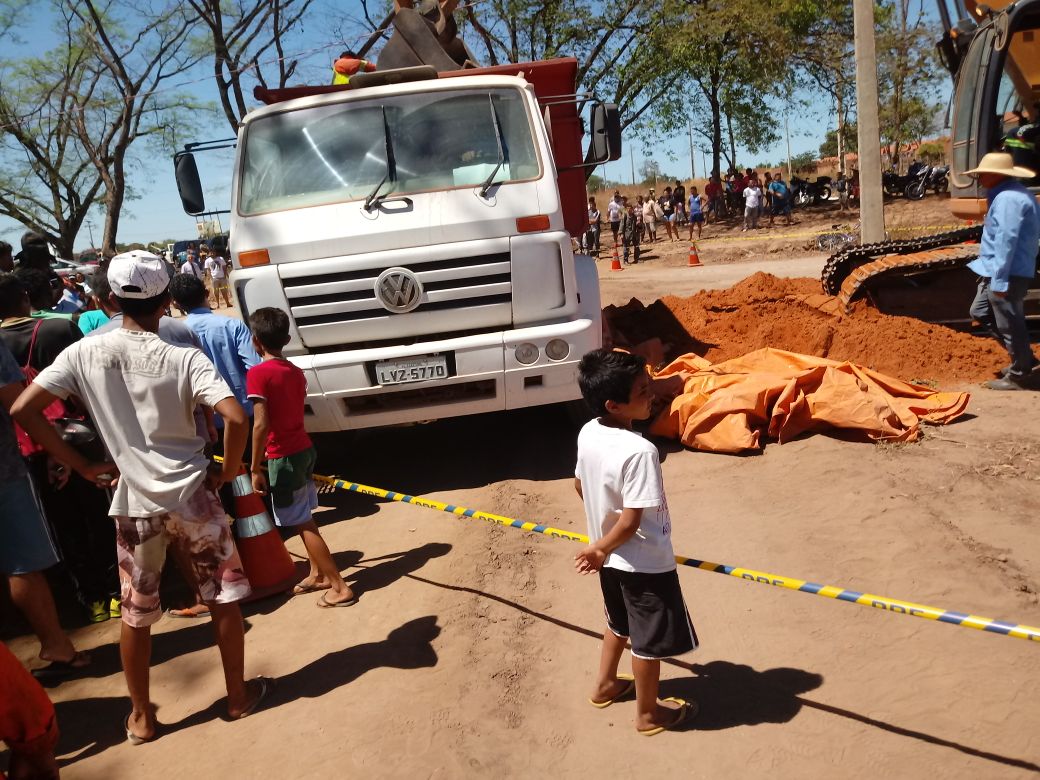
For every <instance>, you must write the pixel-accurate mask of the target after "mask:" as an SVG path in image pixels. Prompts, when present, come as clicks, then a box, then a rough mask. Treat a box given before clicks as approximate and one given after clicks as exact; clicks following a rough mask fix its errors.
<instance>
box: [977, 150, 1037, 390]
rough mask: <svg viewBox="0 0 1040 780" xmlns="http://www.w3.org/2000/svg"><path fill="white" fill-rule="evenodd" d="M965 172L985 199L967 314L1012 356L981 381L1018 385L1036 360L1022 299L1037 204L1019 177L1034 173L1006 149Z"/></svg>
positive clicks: (998, 386)
mask: <svg viewBox="0 0 1040 780" xmlns="http://www.w3.org/2000/svg"><path fill="white" fill-rule="evenodd" d="M965 173H966V174H968V175H969V176H977V177H978V179H979V183H980V184H981V185H982V186H983V187H985V188H986V200H987V201H988V202H989V208H988V210H987V211H986V223H985V226H984V227H983V229H982V242H981V244H980V246H979V256H978V258H977V259H976V260H972V261H971V263H969V264H968V267H969V268H970V269H971V270H973V271H974V272H975V273H977V274H978V275H979V277H980V279H979V290H978V293H977V294H976V296H975V301H974V302H973V303H972V305H971V311H970V314H971V316H972V318H973V319H976V320H978V321H979V322H981V323H982V324H983V325H985V326H986V327H987V328H988V329H989V331H990V333H992V334H993V336H994V338H996V339H997V341H999V342H1000V343H1001V344H1003V345H1004V347H1005V349H1007V351H1008V354H1009V355H1010V356H1011V365H1009V366H1008V367H1007V368H1005V369H1004V370H1003V372H1002V376H1001V378H1000V379H995V380H993V381H992V382H987V383H986V387H988V388H990V389H992V390H1022V389H1024V388H1025V385H1026V383H1027V380H1028V379H1029V375H1030V373H1031V372H1032V370H1033V369H1034V368H1035V367H1036V366H1037V360H1036V358H1035V357H1034V355H1033V350H1032V348H1031V347H1030V345H1029V330H1028V329H1027V327H1026V315H1025V307H1024V301H1025V297H1026V291H1027V290H1028V289H1029V285H1030V282H1031V281H1032V279H1033V277H1034V276H1035V275H1036V254H1037V248H1038V247H1040V206H1038V205H1037V202H1036V198H1034V197H1033V194H1032V193H1031V192H1030V191H1029V190H1028V189H1026V187H1025V186H1024V185H1023V184H1022V182H1020V181H1018V179H1032V178H1033V177H1034V176H1035V175H1036V174H1035V172H1033V171H1031V170H1030V169H1029V168H1022V167H1019V166H1016V165H1015V163H1014V161H1013V160H1012V158H1011V155H1010V154H1007V153H1006V152H990V153H989V154H987V155H986V156H985V157H983V158H982V160H981V161H980V162H979V165H978V167H976V168H973V169H972V170H970V171H965Z"/></svg>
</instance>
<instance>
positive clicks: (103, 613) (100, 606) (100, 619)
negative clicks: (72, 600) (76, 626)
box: [87, 601, 110, 623]
mask: <svg viewBox="0 0 1040 780" xmlns="http://www.w3.org/2000/svg"><path fill="white" fill-rule="evenodd" d="M87 612H89V613H90V622H91V623H104V622H105V621H106V620H108V618H109V617H110V615H109V614H108V607H107V606H106V605H105V602H103V601H92V602H90V603H89V604H88V605H87Z"/></svg>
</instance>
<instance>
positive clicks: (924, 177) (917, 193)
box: [903, 165, 934, 200]
mask: <svg viewBox="0 0 1040 780" xmlns="http://www.w3.org/2000/svg"><path fill="white" fill-rule="evenodd" d="M933 170H934V169H933V168H932V166H930V165H922V166H921V167H920V168H918V169H917V171H916V172H915V173H914V174H912V177H911V179H910V181H909V182H908V183H907V185H906V188H905V189H904V190H903V194H904V195H906V199H907V200H921V198H923V197H924V196H925V195H927V194H928V182H929V181H930V180H931V176H932V171H933Z"/></svg>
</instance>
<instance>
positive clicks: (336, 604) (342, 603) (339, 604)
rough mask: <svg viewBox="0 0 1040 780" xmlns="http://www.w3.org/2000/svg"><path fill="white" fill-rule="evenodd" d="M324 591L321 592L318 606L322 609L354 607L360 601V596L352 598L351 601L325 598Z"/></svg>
mask: <svg viewBox="0 0 1040 780" xmlns="http://www.w3.org/2000/svg"><path fill="white" fill-rule="evenodd" d="M325 595H326V594H324V593H322V594H321V598H319V599H318V606H319V607H321V608H322V609H332V608H333V607H352V606H354V605H355V604H357V603H358V597H357V596H355V597H354V598H352V599H350V600H349V601H336V602H333V601H329V600H328V599H326V598H325Z"/></svg>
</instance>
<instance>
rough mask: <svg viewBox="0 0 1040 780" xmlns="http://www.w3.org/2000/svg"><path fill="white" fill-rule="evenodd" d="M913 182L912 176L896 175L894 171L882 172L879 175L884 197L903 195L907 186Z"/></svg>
mask: <svg viewBox="0 0 1040 780" xmlns="http://www.w3.org/2000/svg"><path fill="white" fill-rule="evenodd" d="M913 181H914V177H913V176H911V175H909V174H905V173H896V172H895V171H894V170H888V171H884V172H883V173H882V174H881V188H882V189H883V190H884V191H885V194H886V195H892V196H898V195H903V194H905V192H906V188H907V185H909V184H911V183H912V182H913Z"/></svg>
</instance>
